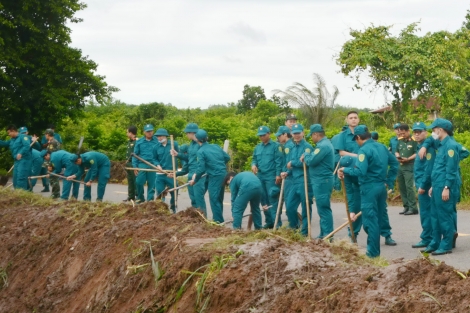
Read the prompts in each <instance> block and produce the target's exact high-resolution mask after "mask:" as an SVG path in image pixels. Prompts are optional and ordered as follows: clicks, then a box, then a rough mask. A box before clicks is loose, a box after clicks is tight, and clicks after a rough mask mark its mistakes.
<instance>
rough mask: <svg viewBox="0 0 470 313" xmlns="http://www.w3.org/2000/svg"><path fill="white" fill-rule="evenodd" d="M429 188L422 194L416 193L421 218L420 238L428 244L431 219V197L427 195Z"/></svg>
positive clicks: (430, 236) (430, 235)
mask: <svg viewBox="0 0 470 313" xmlns="http://www.w3.org/2000/svg"><path fill="white" fill-rule="evenodd" d="M428 192H429V189H426V190H425V192H424V194H422V195H418V202H419V218H420V220H421V228H422V229H423V231H422V232H421V235H420V238H421V240H422V241H423V242H425V243H427V244H429V243H431V240H432V221H431V197H430V196H429V195H428Z"/></svg>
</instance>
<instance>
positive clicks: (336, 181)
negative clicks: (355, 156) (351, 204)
mask: <svg viewBox="0 0 470 313" xmlns="http://www.w3.org/2000/svg"><path fill="white" fill-rule="evenodd" d="M347 128H348V125H345V126H343V127H342V129H341V132H343V131H345V130H346V129H347ZM340 138H341V133H339V134H336V135H334V136H333V137H332V138H331V144H332V145H333V148H334V151H335V169H336V167H337V166H338V163H339V159H340V158H341V156H340V155H339V150H338V149H337V148H338V140H339V139H340ZM333 180H334V184H333V186H334V189H335V190H337V191H340V190H341V180H340V179H339V178H338V175H334V177H333Z"/></svg>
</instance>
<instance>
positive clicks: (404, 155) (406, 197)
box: [395, 124, 418, 215]
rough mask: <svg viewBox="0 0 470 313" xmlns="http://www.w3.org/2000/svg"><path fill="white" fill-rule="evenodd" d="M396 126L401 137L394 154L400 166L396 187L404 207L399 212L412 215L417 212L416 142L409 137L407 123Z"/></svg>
mask: <svg viewBox="0 0 470 313" xmlns="http://www.w3.org/2000/svg"><path fill="white" fill-rule="evenodd" d="M398 128H399V129H400V135H401V137H402V138H401V139H400V140H398V147H397V151H396V152H395V156H396V157H397V159H398V162H400V167H399V168H398V188H399V189H400V195H401V199H402V201H403V207H404V208H405V209H404V210H403V211H402V212H400V214H404V215H414V214H418V207H417V204H416V193H415V186H414V175H413V168H414V161H415V158H416V147H417V143H416V141H414V140H413V139H412V138H411V137H410V128H409V127H408V125H407V124H400V126H399V127H398Z"/></svg>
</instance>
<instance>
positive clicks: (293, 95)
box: [274, 73, 339, 125]
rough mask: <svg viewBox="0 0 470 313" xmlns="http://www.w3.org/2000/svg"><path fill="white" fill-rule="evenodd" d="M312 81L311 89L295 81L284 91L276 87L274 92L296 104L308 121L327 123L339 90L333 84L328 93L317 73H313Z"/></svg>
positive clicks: (323, 81)
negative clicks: (331, 89) (331, 90)
mask: <svg viewBox="0 0 470 313" xmlns="http://www.w3.org/2000/svg"><path fill="white" fill-rule="evenodd" d="M313 82H314V85H315V86H314V87H313V88H312V89H311V90H310V89H308V88H307V87H305V86H304V85H302V84H301V83H297V82H296V83H294V84H293V85H292V86H289V87H287V89H286V90H285V91H282V90H279V89H276V90H274V93H275V95H280V96H281V99H282V100H284V101H287V102H288V103H289V104H293V105H295V106H298V107H299V109H300V110H301V112H302V114H303V116H304V118H305V119H306V120H307V122H308V123H310V124H322V125H327V124H328V123H329V122H330V121H331V119H332V114H331V113H332V111H333V109H334V108H335V106H336V103H335V101H336V98H337V97H338V95H339V91H338V88H337V87H336V86H333V92H332V93H330V92H329V91H328V89H327V88H326V83H325V80H324V79H323V77H321V76H320V75H319V74H316V73H314V74H313Z"/></svg>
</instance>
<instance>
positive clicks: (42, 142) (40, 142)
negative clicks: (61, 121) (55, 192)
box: [33, 124, 62, 192]
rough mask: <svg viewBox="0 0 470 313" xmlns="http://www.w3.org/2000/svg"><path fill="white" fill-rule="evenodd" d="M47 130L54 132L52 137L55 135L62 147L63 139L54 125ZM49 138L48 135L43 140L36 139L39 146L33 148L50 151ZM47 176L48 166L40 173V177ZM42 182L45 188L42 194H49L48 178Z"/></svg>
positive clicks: (50, 125)
mask: <svg viewBox="0 0 470 313" xmlns="http://www.w3.org/2000/svg"><path fill="white" fill-rule="evenodd" d="M47 130H52V135H53V137H54V139H55V140H57V141H58V142H59V144H61V145H62V138H61V137H60V135H59V134H58V133H56V131H55V126H54V124H49V127H48V129H47ZM47 138H48V137H47V136H46V134H44V136H43V137H42V138H41V139H39V138H37V137H36V139H35V140H37V144H35V145H34V146H33V148H35V149H37V150H39V151H41V150H46V151H49V149H48V146H49V139H47ZM59 150H60V149H59ZM46 174H47V166H46V167H43V168H42V169H41V172H40V173H39V175H46ZM41 181H42V186H43V187H44V188H43V189H42V190H41V192H49V180H48V179H47V178H42V179H41Z"/></svg>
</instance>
